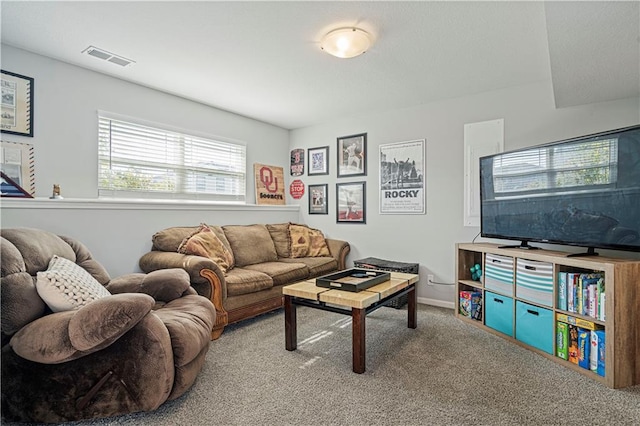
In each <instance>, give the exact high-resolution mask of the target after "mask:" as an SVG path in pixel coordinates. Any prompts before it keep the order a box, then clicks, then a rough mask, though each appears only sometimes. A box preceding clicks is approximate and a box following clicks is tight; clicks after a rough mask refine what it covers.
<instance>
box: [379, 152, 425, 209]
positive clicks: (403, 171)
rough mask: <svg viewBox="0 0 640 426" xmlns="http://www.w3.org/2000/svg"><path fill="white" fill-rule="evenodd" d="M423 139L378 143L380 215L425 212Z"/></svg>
mask: <svg viewBox="0 0 640 426" xmlns="http://www.w3.org/2000/svg"><path fill="white" fill-rule="evenodd" d="M424 149H425V140H424V139H421V140H414V141H407V142H397V143H390V144H384V145H380V214H425V212H426V206H425V192H426V189H425V188H426V185H425V176H426V170H425V155H424Z"/></svg>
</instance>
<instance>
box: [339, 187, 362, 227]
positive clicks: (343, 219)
mask: <svg viewBox="0 0 640 426" xmlns="http://www.w3.org/2000/svg"><path fill="white" fill-rule="evenodd" d="M366 189H367V183H366V182H349V183H336V223H367V200H366V195H367V191H366Z"/></svg>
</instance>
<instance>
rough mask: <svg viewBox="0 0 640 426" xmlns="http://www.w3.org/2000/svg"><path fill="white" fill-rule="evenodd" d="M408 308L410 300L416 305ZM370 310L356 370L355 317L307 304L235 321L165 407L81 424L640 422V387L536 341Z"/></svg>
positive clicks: (448, 315) (423, 309)
mask: <svg viewBox="0 0 640 426" xmlns="http://www.w3.org/2000/svg"><path fill="white" fill-rule="evenodd" d="M405 309H406V308H405ZM405 309H400V310H397V309H393V308H382V309H378V310H377V311H375V312H374V313H372V314H371V315H369V316H368V317H367V323H366V326H367V371H366V372H365V373H364V374H355V373H353V372H352V371H351V323H350V318H349V317H346V316H342V315H340V314H334V313H329V312H323V311H318V310H315V309H310V308H298V349H297V350H296V351H294V352H288V351H286V350H285V348H284V316H283V312H282V311H278V312H275V313H270V314H266V315H263V316H261V317H258V318H257V319H254V320H250V321H245V322H244V323H242V324H240V325H234V326H231V327H228V328H227V329H226V330H225V332H224V333H223V335H222V337H221V338H220V339H219V340H217V341H214V342H212V344H211V349H210V351H209V354H208V356H207V362H206V365H205V367H204V369H203V371H202V372H201V374H200V376H199V378H198V380H197V382H196V384H195V385H194V386H193V388H192V389H191V390H190V391H189V392H187V394H186V395H184V396H183V397H181V398H180V399H178V400H176V401H173V402H170V403H167V404H165V405H163V406H162V407H160V408H159V409H158V410H156V411H155V412H151V413H138V414H132V415H127V416H122V417H117V418H111V419H103V420H98V421H88V422H77V423H74V424H78V425H80V424H81V425H120V424H127V425H129V424H135V425H147V424H148V425H154V426H160V425H283V424H284V425H465V426H469V425H517V424H519V425H523V424H527V425H529V424H530V425H552V424H557V425H579V426H585V425H638V424H640V386H635V387H632V388H627V389H622V390H611V389H608V388H606V387H604V386H603V385H601V384H599V383H598V382H595V381H593V380H591V379H589V378H587V377H584V376H582V375H580V374H578V373H576V372H574V371H571V370H569V369H565V368H563V367H561V366H559V365H557V364H555V363H554V362H552V361H550V360H548V359H546V358H544V357H542V356H539V355H537V354H535V353H533V352H531V351H528V350H526V349H524V348H521V347H519V346H517V345H514V344H511V343H509V342H507V341H505V340H503V339H501V338H499V337H496V336H494V335H492V334H490V333H487V332H485V331H482V330H479V329H477V328H475V327H472V326H469V325H468V324H464V323H462V322H460V321H458V320H456V319H455V317H454V316H453V312H452V311H451V310H447V309H441V308H434V307H430V306H423V305H420V306H419V310H418V328H417V329H416V330H411V329H408V328H407V327H406V324H407V322H406V321H407V313H406V310H405Z"/></svg>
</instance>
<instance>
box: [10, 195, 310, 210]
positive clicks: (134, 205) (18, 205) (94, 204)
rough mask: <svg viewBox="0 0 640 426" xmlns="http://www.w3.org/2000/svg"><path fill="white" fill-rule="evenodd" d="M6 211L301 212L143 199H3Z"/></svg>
mask: <svg viewBox="0 0 640 426" xmlns="http://www.w3.org/2000/svg"><path fill="white" fill-rule="evenodd" d="M0 207H2V209H24V208H29V209H80V210H182V211H184V210H225V211H244V210H254V211H255V210H263V211H269V210H279V211H298V210H300V206H299V205H297V204H293V205H284V206H270V205H258V204H240V203H222V202H216V201H187V200H139V199H135V200H134V199H131V200H127V199H111V200H108V199H98V198H64V199H61V200H52V199H49V198H2V199H0Z"/></svg>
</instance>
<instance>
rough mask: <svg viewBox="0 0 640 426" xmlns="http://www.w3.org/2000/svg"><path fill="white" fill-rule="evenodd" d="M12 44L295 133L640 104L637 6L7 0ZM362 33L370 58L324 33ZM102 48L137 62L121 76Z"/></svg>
mask: <svg viewBox="0 0 640 426" xmlns="http://www.w3.org/2000/svg"><path fill="white" fill-rule="evenodd" d="M0 7H1V10H0V13H1V15H2V33H1V40H2V43H4V44H7V45H10V46H14V47H18V48H21V49H25V50H28V51H31V52H34V53H38V54H41V55H45V56H49V57H52V58H55V59H58V60H61V61H64V62H68V63H71V64H74V65H78V66H81V67H84V68H88V69H91V70H94V71H97V72H100V73H104V74H108V75H112V76H115V77H118V78H121V79H123V80H127V81H131V82H135V83H138V84H142V85H144V86H148V87H151V88H154V89H158V90H162V91H164V92H168V93H171V94H174V95H178V96H182V97H184V98H187V99H190V100H194V101H197V102H201V103H203V104H206V105H210V106H213V107H216V108H219V109H223V110H227V111H231V112H234V113H237V114H241V115H244V116H247V117H251V118H254V119H257V120H261V121H264V122H267V123H271V124H274V125H277V126H280V127H283V128H286V129H295V128H300V127H305V126H309V125H313V124H318V123H323V122H327V121H334V120H339V119H341V118H344V117H353V116H358V115H360V114H365V113H371V112H375V111H384V110H391V109H400V108H405V107H411V106H415V105H419V104H425V103H430V102H434V101H438V100H443V99H449V98H456V97H462V96H468V95H472V94H476V93H481V92H486V91H493V90H498V89H502V88H508V87H512V86H518V85H525V84H531V83H535V82H540V81H549V80H551V81H552V85H553V92H554V97H555V102H556V107H558V108H563V107H570V106H574V105H582V104H587V103H593V102H601V101H609V100H615V99H620V98H626V97H632V96H640V69H639V68H640V47H639V40H640V3H639V2H547V3H542V2H518V1H513V2H430V1H411V2H400V1H394V2H380V1H366V2H349V1H337V2H324V1H311V2H297V1H283V2H267V1H259V2H242V1H228V2H217V1H200V2H185V1H173V2H146V1H144V2H123V1H117V2H94V1H87V2H59V1H45V2H11V1H4V0H2V3H1V6H0ZM356 25H357V26H359V27H361V28H362V29H364V30H366V31H368V32H370V33H371V34H372V35H373V37H374V39H375V41H374V44H373V46H372V47H371V48H370V49H369V51H368V52H367V53H365V54H364V55H362V56H359V57H356V58H353V59H337V58H334V57H332V56H329V55H327V54H326V53H324V52H322V51H321V50H320V47H319V45H320V43H319V42H320V39H321V37H322V36H323V35H324V34H325V33H327V32H328V31H330V30H331V29H334V28H337V27H341V26H356ZM90 45H93V46H96V47H98V48H101V49H104V50H106V51H109V52H112V53H115V54H117V55H120V56H123V57H125V58H127V59H131V60H134V61H135V64H133V65H130V66H127V67H124V68H123V67H120V66H118V65H115V64H112V63H110V62H106V61H103V60H100V59H97V58H94V57H91V56H88V55H85V54H82V53H81V52H82V51H83V50H85V49H86V48H87V47H88V46H90Z"/></svg>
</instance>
